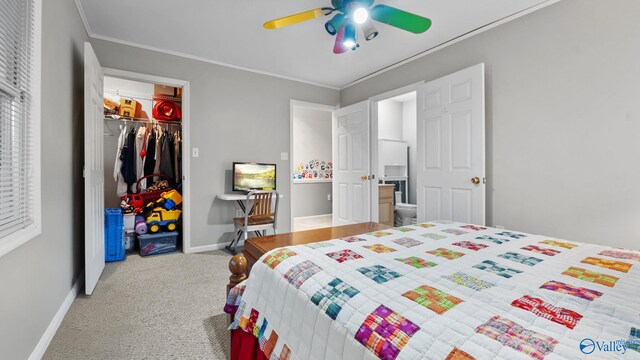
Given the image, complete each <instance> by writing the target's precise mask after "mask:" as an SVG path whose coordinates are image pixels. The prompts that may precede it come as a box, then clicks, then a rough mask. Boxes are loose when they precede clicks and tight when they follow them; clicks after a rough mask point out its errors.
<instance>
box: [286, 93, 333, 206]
mask: <svg viewBox="0 0 640 360" xmlns="http://www.w3.org/2000/svg"><path fill="white" fill-rule="evenodd" d="M331 120H332V114H331V112H330V111H323V110H316V109H309V108H304V107H300V106H296V107H294V108H293V124H292V125H293V129H292V134H293V136H292V137H293V146H292V148H293V154H292V159H293V166H294V169H292V170H291V172H292V175H293V172H294V170H295V168H296V167H297V166H299V165H300V164H307V163H308V162H309V161H311V160H313V159H318V160H319V161H325V162H329V161H331V160H332V148H331V141H332V140H331V137H332V135H331ZM331 185H332V184H331V183H330V182H326V183H298V182H296V183H294V184H293V187H292V192H291V199H292V209H291V211H292V214H293V216H294V217H303V216H314V215H325V214H331V211H332V209H331V200H329V199H328V195H331V191H332V189H331Z"/></svg>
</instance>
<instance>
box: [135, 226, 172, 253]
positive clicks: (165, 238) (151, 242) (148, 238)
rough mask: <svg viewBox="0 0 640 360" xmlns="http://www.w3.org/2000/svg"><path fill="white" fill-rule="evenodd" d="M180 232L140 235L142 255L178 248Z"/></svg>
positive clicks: (167, 251) (139, 241)
mask: <svg viewBox="0 0 640 360" xmlns="http://www.w3.org/2000/svg"><path fill="white" fill-rule="evenodd" d="M177 242H178V233H177V232H175V231H174V232H165V233H157V234H145V235H138V243H139V244H140V256H147V255H158V254H165V253H170V252H174V251H176V250H177V246H176V245H177Z"/></svg>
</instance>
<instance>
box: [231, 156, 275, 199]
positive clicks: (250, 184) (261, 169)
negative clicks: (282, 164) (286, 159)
mask: <svg viewBox="0 0 640 360" xmlns="http://www.w3.org/2000/svg"><path fill="white" fill-rule="evenodd" d="M232 182H233V191H245V192H247V191H251V190H275V189H276V164H261V163H251V162H234V163H233V180H232Z"/></svg>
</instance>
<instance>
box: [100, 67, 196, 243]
mask: <svg viewBox="0 0 640 360" xmlns="http://www.w3.org/2000/svg"><path fill="white" fill-rule="evenodd" d="M104 74H105V77H104V98H105V101H108V100H111V101H113V102H114V103H117V104H126V103H128V102H129V101H130V100H133V101H135V102H137V103H138V105H137V107H138V109H134V111H137V113H131V114H126V113H125V114H123V113H122V110H120V112H119V113H118V114H114V115H106V114H105V123H104V147H103V149H104V160H105V161H104V179H105V192H104V195H105V208H118V207H123V206H125V204H124V203H123V201H126V200H123V198H122V196H125V195H126V194H129V195H131V194H135V193H142V194H145V193H150V192H157V193H158V192H161V191H165V192H169V191H171V190H176V191H178V193H180V194H181V196H182V204H179V205H177V206H176V207H175V209H178V210H180V211H181V213H180V215H179V221H178V224H179V225H178V228H177V229H174V228H173V226H171V225H166V224H164V222H166V220H165V219H164V218H162V216H163V214H159V216H160V217H161V223H162V224H161V225H160V228H159V229H158V232H160V233H162V232H166V231H170V230H173V231H175V230H178V231H177V232H178V233H179V235H178V239H177V243H178V248H179V249H182V251H183V252H185V253H189V252H190V241H189V240H190V238H189V229H190V226H189V223H190V222H189V221H190V217H189V187H188V176H187V175H188V174H189V171H188V169H189V163H190V162H189V151H188V149H189V147H188V145H187V143H188V139H189V128H190V121H191V119H190V118H189V111H188V110H189V109H188V104H189V92H188V85H189V84H188V82H186V81H181V80H174V79H168V78H163V77H158V76H152V75H145V74H138V73H132V72H127V71H121V70H116V69H104ZM163 106H164V107H163ZM106 109H107V108H106V105H105V110H106ZM131 132H134V133H135V136H136V140H137V141H136V143H135V145H136V147H135V150H134V155H135V156H134V157H135V159H136V166H135V172H134V173H132V174H129V176H133V177H132V178H131V179H126V180H125V181H124V184H123V181H122V180H119V181H118V180H116V178H117V177H118V175H117V174H118V169H117V168H118V167H119V165H120V164H121V162H116V156H117V155H120V158H124V157H126V156H125V155H126V154H122V149H123V146H124V145H126V144H124V143H123V142H121V141H119V138H120V137H121V135H122V134H124V135H125V140H126V136H128V135H129V134H130V133H131ZM149 140H155V144H152V143H151V142H150V141H149ZM119 143H120V144H119ZM154 145H155V146H154ZM142 155H144V156H142ZM147 155H148V156H147ZM125 165H126V164H125ZM120 174H121V175H122V171H120ZM152 174H159V175H161V176H152ZM134 179H135V182H132V181H134ZM154 185H155V187H153V188H151V187H152V186H154ZM125 186H126V188H125ZM143 200H144V201H145V203H146V204H144V205H143V206H146V205H147V204H148V203H149V201H148V200H147V198H146V197H145V196H144V195H143ZM129 205H130V206H133V207H134V208H136V209H135V210H134V212H135V213H138V216H140V213H139V211H137V210H139V208H137V206H138V205H139V204H137V203H135V201H134V203H133V204H131V203H129ZM167 208H168V207H167ZM123 212H126V213H128V214H131V213H130V212H127V211H124V207H123ZM147 215H148V214H147ZM129 216H131V215H125V219H126V218H127V217H129ZM145 220H146V219H145ZM163 220H164V221H163ZM169 220H171V219H169ZM127 221H130V220H125V224H124V225H125V232H130V231H131V227H130V223H129V224H127V223H126V222H127ZM134 224H135V221H134ZM151 230H152V229H151V228H149V229H148V230H147V231H148V233H150V232H151ZM153 230H155V229H153ZM133 231H134V232H135V231H136V228H135V225H134V229H133ZM138 232H139V231H138ZM135 235H139V234H137V233H136V234H135ZM135 235H132V234H130V233H126V234H125V239H127V236H134V238H135ZM127 240H129V239H127ZM135 244H136V245H137V244H138V241H137V239H136V242H135ZM136 247H137V246H136ZM136 250H138V251H139V250H140V249H136ZM136 252H137V251H136Z"/></svg>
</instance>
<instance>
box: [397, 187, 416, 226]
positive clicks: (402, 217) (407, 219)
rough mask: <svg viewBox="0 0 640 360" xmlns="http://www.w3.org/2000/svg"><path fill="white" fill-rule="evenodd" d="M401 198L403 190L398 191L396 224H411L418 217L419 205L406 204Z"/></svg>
mask: <svg viewBox="0 0 640 360" xmlns="http://www.w3.org/2000/svg"><path fill="white" fill-rule="evenodd" d="M401 200H402V192H400V191H396V206H395V211H396V226H404V225H411V224H412V223H413V222H414V221H415V219H416V214H417V213H418V205H414V204H405V203H402V202H401ZM398 223H399V224H398Z"/></svg>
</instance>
